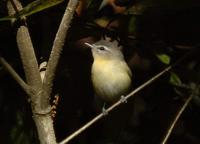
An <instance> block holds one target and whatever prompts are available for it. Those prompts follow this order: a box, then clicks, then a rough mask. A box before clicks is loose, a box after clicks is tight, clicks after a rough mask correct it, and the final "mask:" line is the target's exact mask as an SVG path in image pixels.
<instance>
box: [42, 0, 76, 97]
mask: <svg viewBox="0 0 200 144" xmlns="http://www.w3.org/2000/svg"><path fill="white" fill-rule="evenodd" d="M77 5H78V0H70V1H69V2H68V5H67V8H66V10H65V13H64V15H63V18H62V21H61V23H60V26H59V29H58V32H57V34H56V37H55V40H54V43H53V48H52V51H51V55H50V58H49V61H48V65H47V70H46V74H45V77H44V85H43V86H44V89H45V91H46V92H47V93H48V94H47V95H50V94H51V89H52V85H53V82H52V81H53V79H54V76H55V71H56V67H57V64H58V61H59V58H60V54H61V52H62V49H63V46H64V44H65V39H66V36H67V31H68V29H69V27H70V23H71V20H72V18H73V14H74V11H75V8H76V6H77Z"/></svg>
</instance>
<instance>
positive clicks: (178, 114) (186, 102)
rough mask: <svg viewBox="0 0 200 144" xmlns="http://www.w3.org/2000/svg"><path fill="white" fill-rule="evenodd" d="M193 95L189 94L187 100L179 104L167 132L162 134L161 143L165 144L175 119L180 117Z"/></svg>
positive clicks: (175, 121)
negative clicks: (181, 104)
mask: <svg viewBox="0 0 200 144" xmlns="http://www.w3.org/2000/svg"><path fill="white" fill-rule="evenodd" d="M193 96H194V95H193V94H191V95H190V96H189V97H188V98H187V100H186V101H185V103H184V104H183V106H181V108H180V110H179V111H178V112H177V114H176V117H175V118H174V120H173V121H172V123H171V125H170V127H169V129H168V130H167V133H166V135H165V136H164V138H163V140H162V142H161V144H166V142H167V140H168V139H169V136H170V135H171V133H172V131H173V129H174V127H175V125H176V123H177V121H178V120H179V118H180V116H181V115H182V113H183V111H184V110H185V109H186V107H187V106H188V104H189V103H190V101H191V100H192V98H193Z"/></svg>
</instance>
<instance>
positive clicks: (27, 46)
mask: <svg viewBox="0 0 200 144" xmlns="http://www.w3.org/2000/svg"><path fill="white" fill-rule="evenodd" d="M13 2H14V3H15V5H16V7H17V9H18V10H20V9H22V6H21V3H20V2H19V1H18V0H13ZM8 11H9V15H12V14H14V13H15V10H14V8H13V6H12V4H11V3H10V2H9V1H8ZM16 39H17V45H18V49H19V53H20V57H21V60H22V64H23V68H24V72H25V76H26V81H27V83H28V85H29V86H30V87H31V88H32V89H33V93H32V94H30V98H31V107H32V112H33V119H34V121H35V124H36V127H37V131H38V136H39V140H40V143H41V144H56V138H55V133H54V128H53V121H52V119H51V115H50V111H51V106H50V104H49V99H48V96H44V95H43V94H44V93H43V89H42V80H41V77H40V73H39V69H38V64H37V59H36V56H35V52H34V48H33V44H32V41H31V38H30V35H29V31H28V28H27V26H26V25H20V26H19V28H18V29H17V35H16Z"/></svg>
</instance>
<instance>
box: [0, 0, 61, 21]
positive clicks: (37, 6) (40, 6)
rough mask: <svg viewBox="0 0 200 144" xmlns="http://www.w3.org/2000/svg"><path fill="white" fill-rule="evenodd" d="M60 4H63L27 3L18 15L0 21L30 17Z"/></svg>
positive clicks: (43, 0) (42, 0) (54, 0)
mask: <svg viewBox="0 0 200 144" xmlns="http://www.w3.org/2000/svg"><path fill="white" fill-rule="evenodd" d="M61 2H64V0H36V1H33V2H32V3H29V4H28V5H27V6H25V7H24V8H23V9H22V10H21V11H19V12H18V13H16V14H14V15H11V16H6V17H3V18H0V21H6V20H12V19H18V18H20V17H24V16H30V15H32V14H34V13H37V12H39V11H42V10H45V9H47V8H50V7H52V6H55V5H58V4H60V3H61Z"/></svg>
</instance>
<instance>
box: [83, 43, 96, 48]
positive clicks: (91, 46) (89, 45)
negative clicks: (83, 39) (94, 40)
mask: <svg viewBox="0 0 200 144" xmlns="http://www.w3.org/2000/svg"><path fill="white" fill-rule="evenodd" d="M85 45H87V46H88V47H90V48H93V47H94V46H93V45H91V44H89V43H85Z"/></svg>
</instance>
